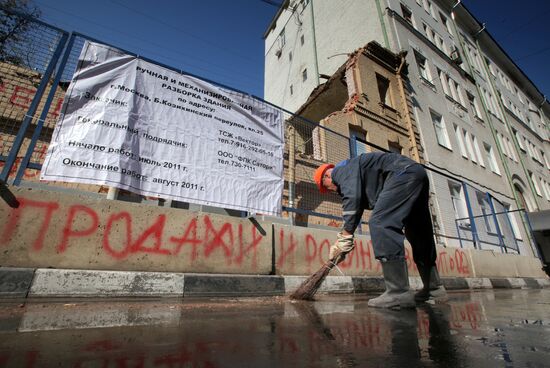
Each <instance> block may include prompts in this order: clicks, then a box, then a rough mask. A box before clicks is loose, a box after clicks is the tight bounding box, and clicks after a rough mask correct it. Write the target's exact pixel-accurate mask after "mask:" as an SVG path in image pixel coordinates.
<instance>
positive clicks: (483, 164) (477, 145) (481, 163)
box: [472, 136, 485, 167]
mask: <svg viewBox="0 0 550 368" xmlns="http://www.w3.org/2000/svg"><path fill="white" fill-rule="evenodd" d="M472 137H473V139H474V150H475V151H476V156H477V161H478V162H479V165H480V166H482V167H485V161H483V156H482V155H481V150H480V149H479V144H478V143H477V138H476V137H475V136H472Z"/></svg>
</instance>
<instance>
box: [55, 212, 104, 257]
mask: <svg viewBox="0 0 550 368" xmlns="http://www.w3.org/2000/svg"><path fill="white" fill-rule="evenodd" d="M77 212H84V213H86V214H87V215H88V217H89V218H90V220H91V224H90V225H89V227H88V228H87V229H84V230H75V229H73V221H74V219H75V218H76V214H77ZM98 224H99V218H98V217H97V214H96V213H95V211H94V210H92V209H91V208H90V207H86V206H82V205H73V206H71V208H69V215H68V216H67V222H66V223H65V227H64V228H63V238H62V239H61V243H59V245H58V246H57V252H58V253H63V252H64V251H65V250H67V245H68V244H69V238H70V237H82V236H87V235H90V234H93V233H94V232H95V231H96V229H97V226H98Z"/></svg>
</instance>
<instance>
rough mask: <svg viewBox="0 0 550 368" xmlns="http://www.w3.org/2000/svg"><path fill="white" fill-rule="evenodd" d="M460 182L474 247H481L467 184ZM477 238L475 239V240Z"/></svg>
mask: <svg viewBox="0 0 550 368" xmlns="http://www.w3.org/2000/svg"><path fill="white" fill-rule="evenodd" d="M461 183H462V190H463V191H464V198H465V199H466V208H467V209H468V217H469V218H470V225H471V227H472V241H473V242H474V248H475V249H478V246H479V249H481V242H480V240H479V235H478V234H477V226H476V221H475V218H474V213H473V211H472V206H471V204H470V195H469V194H468V186H467V184H466V183H465V182H461ZM476 239H477V240H476Z"/></svg>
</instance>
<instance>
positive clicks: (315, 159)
mask: <svg viewBox="0 0 550 368" xmlns="http://www.w3.org/2000/svg"><path fill="white" fill-rule="evenodd" d="M17 16H19V17H20V19H19V18H17ZM17 16H15V17H14V15H10V17H11V18H10V19H12V22H17V21H19V22H25V27H24V30H23V32H21V33H19V35H18V37H17V38H16V39H13V40H8V41H7V42H4V43H3V44H2V45H1V47H2V50H0V51H1V56H2V57H1V59H0V70H2V73H1V75H2V77H1V78H2V80H1V83H2V84H1V86H0V119H1V120H0V132H1V133H0V134H1V135H0V139H1V142H2V146H1V152H0V165H1V166H2V171H1V174H0V179H1V180H2V181H4V182H8V181H11V183H12V184H13V185H16V186H17V185H21V184H22V183H25V184H27V183H37V182H39V173H40V169H41V166H42V163H43V161H44V158H45V154H46V150H47V147H48V145H49V143H50V141H51V138H52V132H53V129H54V127H55V124H56V122H57V120H58V118H59V114H60V111H61V106H62V102H63V98H64V95H65V92H66V90H67V87H68V85H69V82H70V80H71V78H72V75H73V74H74V72H75V70H76V66H77V63H78V57H79V55H80V52H81V50H82V47H83V44H84V42H85V40H86V39H90V38H88V37H86V36H84V35H81V34H76V33H73V34H70V35H69V34H68V33H67V32H65V31H63V30H60V29H57V28H55V27H52V26H49V25H47V24H45V23H43V22H40V21H38V20H35V19H30V18H28V17H25V16H22V15H17ZM3 24H4V22H3ZM5 24H6V26H9V25H10V23H9V22H5ZM90 40H92V39H90ZM93 41H97V40H93ZM97 42H100V41H97ZM147 61H149V62H153V63H155V61H153V60H147ZM157 64H158V65H161V66H164V67H168V66H166V65H162V64H160V63H157ZM168 68H169V67H168ZM170 69H172V70H174V69H173V68H170ZM209 82H211V83H214V84H217V83H215V82H212V81H209ZM222 87H224V88H229V89H231V88H230V87H227V86H222ZM276 108H278V107H276ZM281 112H282V113H283V115H284V119H285V122H286V123H285V150H284V183H285V185H284V192H283V210H284V212H283V213H284V215H283V216H284V217H286V218H288V219H289V220H290V221H292V223H294V224H297V225H307V226H314V225H319V226H333V227H340V226H341V225H342V218H341V202H340V199H339V198H338V196H337V195H335V194H328V195H321V194H320V193H319V191H318V190H317V187H316V185H315V183H314V181H313V179H312V178H313V173H314V171H315V169H316V168H317V167H318V166H319V165H320V164H322V163H325V162H331V163H337V162H340V161H342V160H345V159H348V158H350V157H353V156H355V155H357V154H360V153H362V152H372V151H386V150H385V149H384V148H383V147H378V146H376V145H373V144H371V143H369V142H367V141H364V140H361V139H359V138H357V137H355V136H352V137H351V138H350V137H348V136H346V135H344V134H341V133H339V132H335V131H333V130H331V129H328V128H326V127H324V126H323V124H322V123H317V122H312V121H309V120H307V119H305V118H303V117H301V116H298V115H295V114H292V113H290V112H288V111H284V110H282V109H281ZM427 169H429V170H430V172H431V174H432V175H438V176H441V177H445V178H446V179H448V180H450V181H453V182H454V183H457V185H458V187H460V188H462V190H463V193H464V198H463V199H464V203H465V204H464V205H465V208H467V216H464V217H460V216H458V217H459V218H457V219H455V220H454V223H455V226H456V233H448V232H447V233H442V232H441V231H439V233H438V234H437V236H439V237H440V238H444V239H454V240H457V241H458V243H459V244H460V246H473V247H475V248H481V249H483V248H484V247H486V246H494V247H498V248H500V249H502V251H503V252H506V251H508V250H512V251H514V252H519V246H518V241H517V238H518V235H517V229H515V227H514V224H513V222H512V221H513V220H511V212H510V211H509V209H508V208H507V207H506V206H505V205H504V204H502V203H501V202H499V201H498V200H496V198H494V197H492V196H491V195H490V194H489V193H486V192H483V191H480V190H477V189H475V188H473V187H471V185H469V184H466V183H465V182H463V181H461V180H460V179H457V178H455V177H453V176H451V175H449V174H447V173H444V172H442V171H439V170H437V169H434V168H431V167H427ZM39 185H44V186H57V187H59V186H61V187H65V188H69V189H70V190H79V191H86V192H94V193H106V192H107V191H108V188H107V187H104V186H97V185H87V184H69V183H60V182H53V183H52V182H40V184H39ZM480 193H481V194H480ZM474 198H476V199H474ZM119 199H125V200H131V201H140V200H141V201H143V200H150V201H158V204H159V205H162V203H161V202H163V199H159V198H143V197H142V196H140V195H136V194H134V193H130V192H122V193H121V195H120V197H119ZM437 200H438V201H439V200H440V199H439V198H438V199H437ZM451 201H452V200H451ZM476 202H477V203H476ZM170 203H171V204H170V205H171V206H172V207H179V208H186V205H185V203H181V202H170ZM450 204H451V203H449V205H450ZM452 205H453V206H455V207H456V205H457V204H455V203H454V202H453V203H452ZM455 209H456V208H455ZM475 209H481V210H478V211H476V210H475ZM522 214H523V212H522ZM237 215H241V216H242V215H243V214H242V213H238V214H237ZM368 218H369V212H368V211H366V212H365V214H364V218H363V221H364V222H363V224H362V226H361V228H360V229H359V231H364V230H367V227H365V225H366V224H368ZM435 225H436V233H437V232H438V231H437V227H438V226H437V225H438V224H437V221H436V224H435Z"/></svg>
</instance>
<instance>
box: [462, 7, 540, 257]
mask: <svg viewBox="0 0 550 368" xmlns="http://www.w3.org/2000/svg"><path fill="white" fill-rule="evenodd" d="M460 3H461V0H458V1H457V2H456V4H455V5H453V8H452V10H451V18H452V24H453V28H454V31H455V34H456V35H457V37H458V41H459V45H460V47H461V49H462V50H461V52H462V55H464V60H465V61H466V64H467V66H468V69H469V70H470V75H472V76H473V77H474V78H475V79H476V83H475V87H476V90H477V93H478V96H479V97H480V100H481V106H482V108H483V112H484V113H485V117H486V119H487V123H488V124H489V128H490V129H491V134H492V136H493V140H494V141H495V142H496V147H497V152H498V154H499V157H500V160H501V162H502V163H503V166H504V171H505V173H506V177H507V179H508V181H509V184H510V186H511V190H512V195H513V196H514V200H515V202H516V206H517V208H521V207H522V206H523V205H522V202H521V200H520V198H519V195H518V193H517V192H516V189H515V188H514V184H513V182H512V176H511V173H510V171H509V168H508V165H507V164H506V161H505V158H504V157H503V154H502V148H501V147H500V145H499V143H498V139H497V137H496V129H495V127H494V124H493V119H492V117H491V114H490V113H489V109H488V107H487V101H485V95H484V94H483V93H482V91H481V87H480V85H479V83H477V78H476V74H475V72H474V70H473V68H472V61H471V60H470V55H469V54H468V53H467V52H466V46H465V45H464V40H463V39H462V37H460V32H459V31H458V26H457V24H456V18H455V13H454V9H455V8H456V7H457V6H458V5H459V4H460ZM484 29H485V26H484V25H483V26H482V27H481V28H480V30H479V31H478V32H476V36H477V35H479V34H480V33H481V31H483V30H484ZM476 47H477V49H478V51H479V49H480V47H479V41H478V40H477V38H476ZM483 65H484V68H485V71H486V73H487V75H489V83H490V85H491V87H492V89H493V92H494V90H495V88H494V85H493V81H492V79H491V78H492V77H491V76H490V75H491V74H490V72H489V71H488V68H489V67H488V66H487V64H486V62H485V59H483ZM498 100H499V106H500V107H501V110H502V101H500V99H498ZM504 120H505V123H506V126H507V127H508V129H509V131H510V128H509V126H508V125H509V124H508V119H506V114H504ZM512 135H513V134H512ZM512 141H513V142H514V146H515V147H516V152H521V151H520V150H519V147H518V143H517V141H516V139H515V136H514V135H513V137H512ZM518 156H519V157H520V158H521V155H519V154H518ZM520 162H521V163H522V165H523V162H522V161H521V160H520ZM528 182H529V183H530V180H528ZM532 190H533V189H531V191H532ZM522 223H523V228H524V231H525V233H526V234H527V237H528V239H529V243H530V245H531V248H532V247H533V244H534V240H533V238H532V237H531V233H530V231H529V228H528V224H527V223H526V222H525V218H524V217H523V216H522ZM531 250H532V249H531Z"/></svg>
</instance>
